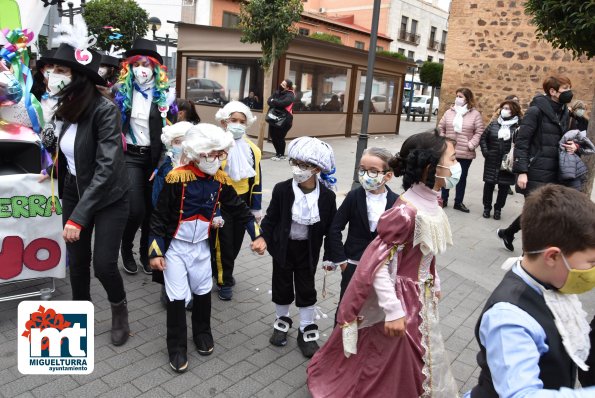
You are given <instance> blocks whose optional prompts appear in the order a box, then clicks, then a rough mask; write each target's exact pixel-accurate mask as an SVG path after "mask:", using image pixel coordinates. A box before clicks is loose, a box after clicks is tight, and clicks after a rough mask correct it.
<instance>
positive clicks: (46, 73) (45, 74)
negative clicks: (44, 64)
mask: <svg viewBox="0 0 595 398" xmlns="http://www.w3.org/2000/svg"><path fill="white" fill-rule="evenodd" d="M53 71H54V68H47V69H46V70H45V72H43V77H44V78H46V79H49V78H50V73H52V72H53Z"/></svg>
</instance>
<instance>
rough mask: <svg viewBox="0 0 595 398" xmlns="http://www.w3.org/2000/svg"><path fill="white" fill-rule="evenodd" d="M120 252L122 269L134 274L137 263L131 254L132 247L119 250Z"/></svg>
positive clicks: (136, 269)
mask: <svg viewBox="0 0 595 398" xmlns="http://www.w3.org/2000/svg"><path fill="white" fill-rule="evenodd" d="M120 254H121V255H122V263H123V264H124V271H126V273H127V274H136V273H137V272H138V264H137V263H136V260H135V259H134V256H133V255H132V248H130V249H124V248H122V249H121V250H120Z"/></svg>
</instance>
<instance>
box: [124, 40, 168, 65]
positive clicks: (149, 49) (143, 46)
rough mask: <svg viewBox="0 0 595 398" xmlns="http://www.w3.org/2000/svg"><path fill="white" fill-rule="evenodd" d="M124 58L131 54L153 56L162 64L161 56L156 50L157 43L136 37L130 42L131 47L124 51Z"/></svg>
mask: <svg viewBox="0 0 595 398" xmlns="http://www.w3.org/2000/svg"><path fill="white" fill-rule="evenodd" d="M125 55H126V58H129V57H132V56H133V55H146V56H148V57H153V58H155V59H156V60H157V61H159V63H160V64H163V58H161V55H159V53H158V52H157V44H155V42H154V41H152V40H147V39H136V40H135V41H134V43H133V44H132V48H131V49H130V50H128V51H126V53H125Z"/></svg>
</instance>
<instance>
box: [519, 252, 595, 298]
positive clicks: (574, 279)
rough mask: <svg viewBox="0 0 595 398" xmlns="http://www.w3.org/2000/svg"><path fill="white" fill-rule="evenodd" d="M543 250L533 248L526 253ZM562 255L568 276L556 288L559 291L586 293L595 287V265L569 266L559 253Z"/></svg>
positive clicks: (564, 257)
mask: <svg viewBox="0 0 595 398" xmlns="http://www.w3.org/2000/svg"><path fill="white" fill-rule="evenodd" d="M543 252H545V249H544V250H534V251H530V252H526V253H527V254H539V253H543ZM560 254H561V255H562V261H563V262H564V266H565V267H566V268H567V269H568V276H567V277H566V281H565V282H564V285H562V287H561V288H559V289H558V291H559V292H560V293H563V294H581V293H586V292H588V291H589V290H591V289H594V288H595V267H593V268H591V269H574V268H570V264H568V260H566V256H565V255H564V253H560Z"/></svg>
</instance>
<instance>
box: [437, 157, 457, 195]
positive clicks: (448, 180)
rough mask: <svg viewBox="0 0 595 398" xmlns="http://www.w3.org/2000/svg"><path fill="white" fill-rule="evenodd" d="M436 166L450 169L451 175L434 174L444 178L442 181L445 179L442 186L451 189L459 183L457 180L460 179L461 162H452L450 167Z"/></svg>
mask: <svg viewBox="0 0 595 398" xmlns="http://www.w3.org/2000/svg"><path fill="white" fill-rule="evenodd" d="M436 167H442V168H444V169H449V170H450V174H451V175H450V176H449V177H443V176H439V175H436V177H439V178H444V181H445V184H444V188H446V189H453V188H454V187H455V186H456V185H457V184H458V183H459V180H460V179H461V174H463V169H462V168H461V164H460V163H459V162H457V163H455V164H453V165H452V166H450V167H446V166H441V165H438V166H436Z"/></svg>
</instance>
